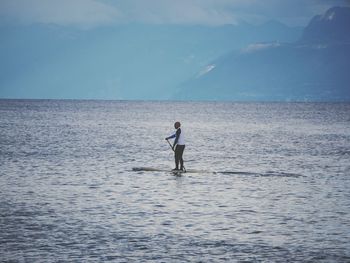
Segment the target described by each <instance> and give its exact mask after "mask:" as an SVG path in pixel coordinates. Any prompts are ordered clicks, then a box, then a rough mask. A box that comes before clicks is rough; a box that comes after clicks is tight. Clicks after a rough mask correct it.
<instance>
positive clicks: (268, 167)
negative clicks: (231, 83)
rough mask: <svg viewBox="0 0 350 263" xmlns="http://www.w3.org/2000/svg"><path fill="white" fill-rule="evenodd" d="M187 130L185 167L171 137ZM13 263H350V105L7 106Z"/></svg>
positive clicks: (0, 157)
mask: <svg viewBox="0 0 350 263" xmlns="http://www.w3.org/2000/svg"><path fill="white" fill-rule="evenodd" d="M176 120H180V121H181V122H182V124H183V129H184V130H185V131H186V141H187V143H186V150H185V154H184V159H185V160H187V162H186V166H187V168H192V169H200V170H203V169H205V170H208V171H215V172H217V173H197V174H185V175H183V176H173V175H172V174H171V173H168V172H142V171H139V172H133V171H132V168H133V167H140V166H146V167H156V168H160V169H168V168H169V169H170V168H172V167H173V166H174V163H173V153H172V152H171V149H170V148H169V145H168V144H167V143H166V141H165V140H164V138H165V137H166V136H168V135H169V134H170V133H171V132H172V131H173V130H172V125H173V123H174V121H176ZM0 149H1V152H0V166H1V169H0V215H1V217H0V240H1V242H0V260H1V261H3V262H58V261H70V262H96V261H97V262H101V261H110V262H221V261H229V262H298V261H300V262H350V231H349V229H350V215H349V214H350V162H349V160H350V104H327V103H318V104H312V103H214V102H212V103H191V102H177V103H175V102H127V101H122V102H117V101H115V102H113V101H16V100H2V101H0Z"/></svg>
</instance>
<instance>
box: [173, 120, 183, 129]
mask: <svg viewBox="0 0 350 263" xmlns="http://www.w3.org/2000/svg"><path fill="white" fill-rule="evenodd" d="M180 126H181V123H180V122H179V121H177V122H175V123H174V128H175V129H178V128H180Z"/></svg>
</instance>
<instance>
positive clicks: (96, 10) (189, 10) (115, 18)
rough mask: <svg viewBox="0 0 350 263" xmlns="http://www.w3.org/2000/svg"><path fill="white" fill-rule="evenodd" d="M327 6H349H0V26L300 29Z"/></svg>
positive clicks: (47, 1)
mask: <svg viewBox="0 0 350 263" xmlns="http://www.w3.org/2000/svg"><path fill="white" fill-rule="evenodd" d="M331 6H350V0H0V23H1V24H23V25H26V24H32V23H44V24H46V23H47V24H56V25H63V26H73V27H77V28H82V29H89V28H93V27H98V26H105V25H113V24H120V23H130V22H138V23H151V24H184V25H186V24H198V25H222V24H236V23H238V22H239V21H241V20H245V21H247V22H250V23H262V22H264V21H266V20H270V19H275V20H279V21H281V22H284V23H286V24H288V25H293V26H294V25H298V26H300V25H301V26H303V25H305V24H307V22H308V21H309V20H310V18H311V17H312V16H314V15H316V14H320V13H323V12H324V11H325V10H326V9H328V8H329V7H331Z"/></svg>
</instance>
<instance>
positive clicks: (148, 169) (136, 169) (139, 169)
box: [132, 167, 212, 174]
mask: <svg viewBox="0 0 350 263" xmlns="http://www.w3.org/2000/svg"><path fill="white" fill-rule="evenodd" d="M132 170H133V171H134V172H169V173H174V174H184V173H212V172H210V171H206V170H195V169H187V170H185V171H182V170H171V169H160V168H153V167H133V168H132Z"/></svg>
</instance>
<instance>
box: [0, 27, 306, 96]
mask: <svg viewBox="0 0 350 263" xmlns="http://www.w3.org/2000/svg"><path fill="white" fill-rule="evenodd" d="M0 33H1V43H0V98H1V97H2V98H71V99H90V98H91V99H164V98H168V97H169V94H172V93H173V91H174V89H175V88H176V86H178V85H179V83H181V82H182V81H183V80H184V79H188V78H190V77H191V76H192V75H193V74H195V73H196V72H197V71H198V70H200V69H201V68H202V67H203V66H205V65H206V64H208V63H209V62H210V61H212V60H214V59H215V58H217V57H218V56H221V55H223V54H225V53H227V52H229V51H230V50H231V49H239V48H241V47H243V46H246V45H247V44H248V43H251V42H255V41H260V40H263V41H274V40H281V41H289V40H290V41H293V40H296V39H298V38H299V37H300V36H301V29H300V28H290V27H287V26H285V25H283V24H280V23H278V22H273V21H271V22H269V23H266V24H263V25H260V26H253V25H250V24H247V23H241V24H240V25H225V26H219V27H209V26H179V25H172V26H170V25H140V24H125V25H117V26H113V27H112V26H111V27H104V28H95V29H90V30H74V29H72V28H68V27H59V26H54V25H43V24H35V25H31V26H17V27H15V26H4V25H3V26H0Z"/></svg>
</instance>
